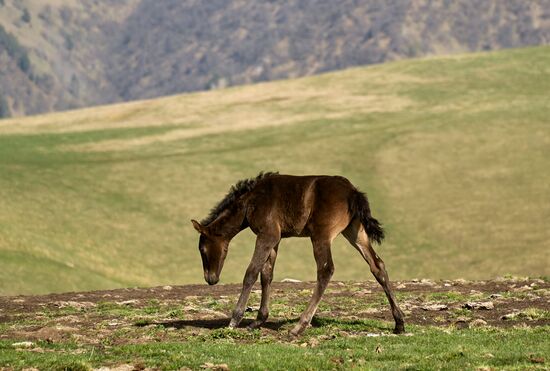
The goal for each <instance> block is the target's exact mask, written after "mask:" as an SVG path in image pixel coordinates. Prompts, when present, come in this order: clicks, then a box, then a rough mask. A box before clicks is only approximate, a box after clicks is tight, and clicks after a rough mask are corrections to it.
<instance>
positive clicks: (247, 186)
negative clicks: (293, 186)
mask: <svg viewBox="0 0 550 371" xmlns="http://www.w3.org/2000/svg"><path fill="white" fill-rule="evenodd" d="M277 174H279V173H278V172H267V173H264V172H261V173H260V174H258V176H257V177H256V178H250V179H243V180H239V181H238V182H237V183H236V184H235V185H233V186H231V188H230V189H229V193H227V195H226V196H225V197H224V198H223V199H222V200H221V201H220V202H219V203H218V204H217V205H216V206H215V207H214V208H213V209H212V210H211V211H210V214H208V216H207V217H206V218H204V219H203V220H202V221H201V224H202V225H204V226H206V225H208V224H210V223H212V222H213V221H214V220H216V218H217V217H218V216H220V214H221V213H222V212H223V211H224V210H226V209H227V208H229V207H231V205H232V204H233V203H234V202H235V201H236V200H237V199H238V198H239V197H241V196H242V195H244V194H245V193H247V192H250V191H251V190H252V188H254V186H255V185H256V183H258V181H259V180H261V179H264V178H267V177H270V176H273V175H277Z"/></svg>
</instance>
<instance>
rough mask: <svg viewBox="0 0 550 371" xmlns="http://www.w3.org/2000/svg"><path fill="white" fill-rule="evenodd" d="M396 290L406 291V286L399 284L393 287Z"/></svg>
mask: <svg viewBox="0 0 550 371" xmlns="http://www.w3.org/2000/svg"><path fill="white" fill-rule="evenodd" d="M395 288H396V289H406V288H407V286H405V284H404V283H400V284H399V285H397V286H395Z"/></svg>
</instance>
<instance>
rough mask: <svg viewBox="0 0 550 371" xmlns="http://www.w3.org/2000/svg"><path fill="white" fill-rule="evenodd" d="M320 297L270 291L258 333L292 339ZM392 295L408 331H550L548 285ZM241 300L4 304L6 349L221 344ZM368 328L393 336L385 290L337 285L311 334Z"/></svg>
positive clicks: (163, 291) (227, 288)
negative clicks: (16, 344)
mask: <svg viewBox="0 0 550 371" xmlns="http://www.w3.org/2000/svg"><path fill="white" fill-rule="evenodd" d="M314 287H315V283H312V282H297V283H274V284H273V289H272V304H271V316H270V320H269V321H268V322H267V323H266V325H265V326H264V328H263V329H262V330H260V333H261V334H263V335H268V336H273V337H276V338H279V337H283V336H287V335H286V334H287V331H285V330H286V328H287V327H288V328H290V327H291V326H292V323H293V322H295V321H296V320H297V318H298V317H299V315H300V313H301V311H302V310H303V308H304V306H305V305H306V304H307V302H308V300H309V298H310V296H311V293H312V291H313V289H314ZM394 287H395V292H396V295H397V298H398V302H399V304H400V306H401V308H402V309H403V310H404V312H405V313H406V323H407V324H409V325H411V324H414V325H432V326H440V327H449V326H454V327H456V328H466V327H483V326H492V327H512V326H529V327H533V326H544V325H550V283H549V282H547V281H545V280H540V279H524V280H517V279H516V280H514V279H509V280H506V279H501V280H493V281H473V282H467V281H430V280H417V281H400V282H394ZM239 292H240V285H236V284H232V285H222V286H212V287H211V286H207V285H188V286H164V287H153V288H133V289H119V290H109V291H93V292H83V293H64V294H51V295H44V296H12V297H0V326H1V330H2V331H0V332H1V335H0V339H13V340H27V341H28V340H31V341H37V340H43V341H48V342H62V341H68V340H73V341H77V342H79V343H83V344H105V343H109V344H121V343H136V342H147V341H153V340H155V341H158V340H163V339H167V338H169V339H182V338H185V337H189V336H223V333H213V332H212V331H218V332H219V331H224V330H225V327H226V326H227V325H228V323H229V319H228V317H229V315H230V313H231V310H232V308H233V306H234V305H235V302H236V300H237V296H238V294H239ZM260 295H261V291H260V290H259V287H255V288H254V290H253V292H252V294H251V299H250V303H249V305H250V307H249V309H248V312H249V313H247V317H246V318H245V320H244V321H243V326H246V325H247V324H249V323H250V322H251V321H252V319H253V318H254V317H255V315H256V311H257V309H258V303H259V298H260ZM365 320H380V321H384V322H381V323H387V326H383V327H376V325H372V326H374V327H372V326H371V327H369V328H368V329H366V330H365V331H367V332H372V331H375V332H381V333H385V332H389V330H390V329H391V327H392V317H391V314H390V311H389V306H388V304H387V300H386V299H385V297H384V293H383V291H382V290H381V288H380V286H379V285H378V284H377V283H376V282H373V281H368V282H333V283H331V284H330V286H329V288H328V289H327V292H326V294H325V296H324V298H323V301H322V302H321V305H320V307H319V310H318V312H317V315H316V318H315V320H314V321H313V322H312V324H313V326H314V327H315V326H317V327H322V326H333V327H334V328H336V329H338V327H339V326H343V327H346V326H347V327H349V326H352V327H353V325H357V324H359V326H361V325H362V324H364V323H367V322H365ZM365 326H367V327H368V325H365ZM356 327H357V326H356ZM212 334H214V335H212ZM220 334H221V335H220ZM243 334H244V335H239V336H242V337H243V338H245V340H246V338H247V337H249V336H252V337H253V336H256V335H248V332H244V333H243Z"/></svg>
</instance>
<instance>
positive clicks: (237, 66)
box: [0, 0, 550, 116]
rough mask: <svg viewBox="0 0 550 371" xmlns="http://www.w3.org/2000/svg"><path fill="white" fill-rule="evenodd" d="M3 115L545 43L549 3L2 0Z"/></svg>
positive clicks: (517, 0)
mask: <svg viewBox="0 0 550 371" xmlns="http://www.w3.org/2000/svg"><path fill="white" fill-rule="evenodd" d="M0 26H2V28H0V36H1V35H2V34H3V32H2V29H4V33H7V34H9V35H11V36H12V37H14V38H15V40H16V41H17V44H18V45H20V47H21V48H22V50H24V53H26V54H28V58H29V63H27V64H25V65H24V66H23V68H21V65H20V63H19V62H20V54H15V55H14V54H13V53H10V50H11V49H9V48H7V47H6V45H5V43H3V42H2V41H3V40H4V38H0V62H1V63H0V115H1V116H10V115H11V116H20V115H25V114H36V113H41V112H49V111H59V110H66V109H70V108H75V107H86V106H91V105H98V104H106V103H115V102H121V101H130V100H135V99H144V98H152V97H159V96H165V95H171V94H176V93H181V92H190V91H198V90H209V89H214V88H219V87H224V86H234V85H242V84H249V83H253V82H260V81H271V80H277V79H285V78H292V77H299V76H307V75H312V74H318V73H322V72H327V71H332V70H339V69H343V68H347V67H351V66H360V65H365V64H372V63H381V62H385V61H391V60H396V59H403V58H410V57H421V56H430V55H442V54H450V53H464V52H468V51H481V50H494V49H502V48H513V47H520V46H527V45H542V44H548V43H549V42H550V1H549V0H540V1H523V0H509V1H499V0H491V1H483V2H475V1H472V0H458V1H444V2H433V1H427V0H409V1H386V2H381V1H371V0H345V1H338V2H333V1H303V0H300V1H281V0H277V1H265V2H254V1H244V0H232V1H223V0H210V1H201V0H186V1H155V0H105V1H96V0H82V1H74V0H2V1H1V2H0Z"/></svg>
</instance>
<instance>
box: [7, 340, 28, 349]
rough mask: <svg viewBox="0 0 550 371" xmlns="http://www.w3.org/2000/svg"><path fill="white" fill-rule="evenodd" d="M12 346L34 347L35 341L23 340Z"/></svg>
mask: <svg viewBox="0 0 550 371" xmlns="http://www.w3.org/2000/svg"><path fill="white" fill-rule="evenodd" d="M11 346H12V347H14V348H32V347H33V346H34V343H33V342H32V341H21V342H19V343H13V344H12V345H11Z"/></svg>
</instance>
